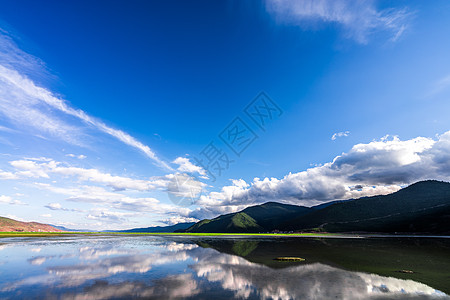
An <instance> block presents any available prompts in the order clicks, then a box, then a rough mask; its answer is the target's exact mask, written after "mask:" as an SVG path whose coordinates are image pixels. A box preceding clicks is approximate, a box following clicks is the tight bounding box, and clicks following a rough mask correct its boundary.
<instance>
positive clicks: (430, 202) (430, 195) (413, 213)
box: [186, 180, 450, 234]
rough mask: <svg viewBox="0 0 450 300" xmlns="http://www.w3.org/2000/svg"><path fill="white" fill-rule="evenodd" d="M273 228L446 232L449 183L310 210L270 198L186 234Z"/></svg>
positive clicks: (449, 219) (449, 222)
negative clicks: (267, 201) (273, 200)
mask: <svg viewBox="0 0 450 300" xmlns="http://www.w3.org/2000/svg"><path fill="white" fill-rule="evenodd" d="M274 230H280V231H309V230H320V231H328V232H356V231H360V232H381V233H397V232H398V233H423V234H450V183H447V182H440V181H435V180H428V181H421V182H417V183H415V184H412V185H410V186H408V187H406V188H404V189H401V190H399V191H398V192H395V193H392V194H389V195H383V196H374V197H363V198H360V199H352V200H345V201H342V200H341V201H334V202H330V203H325V204H321V205H318V206H315V207H311V208H308V207H303V206H295V205H286V204H281V203H276V202H269V203H266V204H263V205H257V206H252V207H248V208H246V209H244V210H242V211H240V212H237V213H233V214H226V215H222V216H219V217H217V218H214V219H211V220H209V219H205V220H202V221H200V222H198V223H196V224H195V225H193V226H191V227H189V228H188V229H187V230H186V232H230V233H231V232H268V231H274Z"/></svg>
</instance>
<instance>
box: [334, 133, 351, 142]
mask: <svg viewBox="0 0 450 300" xmlns="http://www.w3.org/2000/svg"><path fill="white" fill-rule="evenodd" d="M349 134H350V131H341V132H336V133H334V134H333V135H332V136H331V140H332V141H335V140H336V139H337V138H340V137H344V136H349Z"/></svg>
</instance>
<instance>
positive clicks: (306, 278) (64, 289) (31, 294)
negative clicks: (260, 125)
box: [0, 236, 450, 299]
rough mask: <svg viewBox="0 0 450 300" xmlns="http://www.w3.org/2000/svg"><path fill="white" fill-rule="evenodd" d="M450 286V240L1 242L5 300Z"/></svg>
mask: <svg viewBox="0 0 450 300" xmlns="http://www.w3.org/2000/svg"><path fill="white" fill-rule="evenodd" d="M277 256H300V257H303V258H305V259H306V261H305V262H302V263H287V262H278V261H275V260H274V258H275V257H277ZM405 271H408V272H405ZM409 271H412V273H411V272H409ZM449 290H450V240H449V239H408V238H403V239H392V238H391V239H382V238H379V239H331V238H327V239H308V238H296V239H292V238H262V239H261V238H188V237H162V236H161V237H153V236H101V237H62V238H61V237H53V238H52V237H51V238H2V239H0V298H1V299H130V298H146V299H179V298H181V299H233V298H237V299H450V297H449V296H447V294H448V293H449V292H450V291H449Z"/></svg>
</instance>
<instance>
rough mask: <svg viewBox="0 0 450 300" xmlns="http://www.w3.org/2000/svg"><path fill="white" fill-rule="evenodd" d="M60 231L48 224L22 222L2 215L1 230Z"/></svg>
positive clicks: (0, 218)
mask: <svg viewBox="0 0 450 300" xmlns="http://www.w3.org/2000/svg"><path fill="white" fill-rule="evenodd" d="M13 231H15V232H60V231H62V230H60V229H57V228H55V227H53V226H50V225H47V224H41V223H37V222H21V221H16V220H13V219H9V218H4V217H0V232H13Z"/></svg>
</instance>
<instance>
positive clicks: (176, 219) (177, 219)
mask: <svg viewBox="0 0 450 300" xmlns="http://www.w3.org/2000/svg"><path fill="white" fill-rule="evenodd" d="M198 221H199V219H197V218H189V217H181V216H176V217H170V218H168V219H165V220H162V221H161V222H162V223H164V224H167V225H175V224H178V223H191V222H198Z"/></svg>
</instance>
